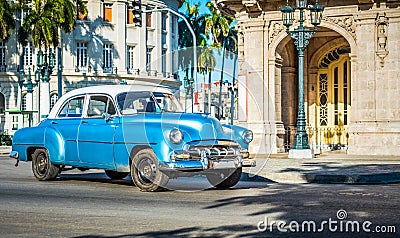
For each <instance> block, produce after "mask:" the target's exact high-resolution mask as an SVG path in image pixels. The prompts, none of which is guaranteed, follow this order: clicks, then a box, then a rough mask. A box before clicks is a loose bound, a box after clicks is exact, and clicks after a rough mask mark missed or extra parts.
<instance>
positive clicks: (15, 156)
mask: <svg viewBox="0 0 400 238" xmlns="http://www.w3.org/2000/svg"><path fill="white" fill-rule="evenodd" d="M10 157H11V158H14V159H18V158H19V154H18V151H14V150H12V151H11V152H10Z"/></svg>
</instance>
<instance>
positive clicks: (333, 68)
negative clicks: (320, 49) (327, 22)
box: [317, 54, 351, 149]
mask: <svg viewBox="0 0 400 238" xmlns="http://www.w3.org/2000/svg"><path fill="white" fill-rule="evenodd" d="M328 63H329V64H320V69H319V71H318V79H319V81H318V113H317V114H318V116H317V118H318V119H317V136H318V139H317V140H318V141H317V143H318V144H320V145H324V146H333V147H334V148H337V149H340V148H341V147H343V146H344V145H347V144H348V134H347V126H348V124H349V119H350V105H351V102H350V60H349V56H348V54H343V55H338V58H337V59H335V60H333V61H330V62H328ZM321 65H322V67H321ZM324 66H325V67H324Z"/></svg>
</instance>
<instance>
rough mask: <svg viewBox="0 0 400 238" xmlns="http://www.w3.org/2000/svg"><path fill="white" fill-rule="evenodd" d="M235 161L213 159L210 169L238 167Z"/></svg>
mask: <svg viewBox="0 0 400 238" xmlns="http://www.w3.org/2000/svg"><path fill="white" fill-rule="evenodd" d="M236 167H237V166H236V165H235V162H234V161H233V160H218V161H212V160H210V163H209V168H210V169H230V168H236Z"/></svg>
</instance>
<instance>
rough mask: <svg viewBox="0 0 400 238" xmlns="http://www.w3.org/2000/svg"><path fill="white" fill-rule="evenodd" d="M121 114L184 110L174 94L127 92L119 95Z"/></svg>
mask: <svg viewBox="0 0 400 238" xmlns="http://www.w3.org/2000/svg"><path fill="white" fill-rule="evenodd" d="M117 103H118V107H119V110H120V112H121V114H123V115H126V114H132V113H138V112H183V110H182V107H181V105H180V103H179V101H178V99H176V97H175V96H174V95H172V94H167V93H159V92H125V93H120V94H118V95H117Z"/></svg>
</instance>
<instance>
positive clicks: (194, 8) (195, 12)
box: [178, 1, 206, 78]
mask: <svg viewBox="0 0 400 238" xmlns="http://www.w3.org/2000/svg"><path fill="white" fill-rule="evenodd" d="M199 6H200V3H197V4H195V5H190V4H189V2H188V1H185V2H184V12H183V14H184V15H185V17H186V19H187V21H188V22H189V24H190V26H191V27H192V29H193V31H194V32H195V34H196V36H197V37H196V46H204V45H205V44H206V37H205V16H204V15H200V12H199ZM178 29H179V32H178V33H179V39H178V46H179V48H180V49H181V50H180V51H179V53H180V57H179V58H180V59H181V61H180V66H181V68H183V69H185V71H186V78H189V65H190V64H192V62H193V57H196V56H192V55H191V54H192V53H191V51H188V50H183V49H188V48H191V47H193V37H192V34H191V33H190V30H189V29H188V26H187V25H186V23H185V22H184V21H180V22H179V23H178ZM189 52H190V53H189ZM192 67H195V66H193V65H192ZM192 78H193V71H192Z"/></svg>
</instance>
